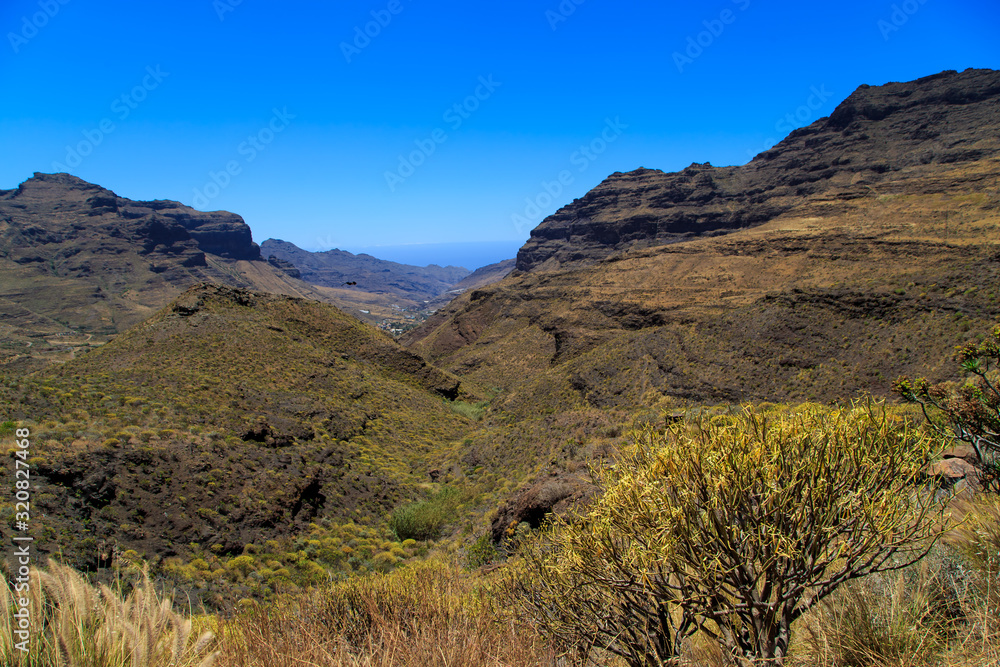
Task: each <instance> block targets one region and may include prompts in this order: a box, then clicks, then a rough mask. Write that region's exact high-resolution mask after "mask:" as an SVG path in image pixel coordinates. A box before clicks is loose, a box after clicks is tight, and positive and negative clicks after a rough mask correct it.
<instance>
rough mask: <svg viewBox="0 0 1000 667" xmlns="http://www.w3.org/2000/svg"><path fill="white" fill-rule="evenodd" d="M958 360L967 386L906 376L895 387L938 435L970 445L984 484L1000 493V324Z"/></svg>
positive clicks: (962, 349) (963, 349)
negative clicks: (999, 373) (999, 379)
mask: <svg viewBox="0 0 1000 667" xmlns="http://www.w3.org/2000/svg"><path fill="white" fill-rule="evenodd" d="M958 361H959V363H960V364H961V367H962V370H964V371H965V372H966V373H967V374H968V376H969V380H970V381H969V382H966V383H965V384H964V385H962V386H960V387H958V388H957V389H953V388H952V387H951V386H950V385H948V384H944V383H939V384H931V383H930V382H928V381H927V380H926V379H925V378H917V379H916V380H913V381H911V380H910V379H909V378H906V377H902V378H899V379H898V380H896V382H895V383H894V384H893V386H892V388H893V391H895V392H896V393H897V394H899V395H900V396H901V397H902V398H903V400H905V401H909V402H911V403H919V404H920V407H921V409H922V410H923V412H924V416H925V417H926V418H927V421H928V423H929V424H930V425H931V426H933V427H934V428H935V429H936V430H937V431H938V432H939V433H941V434H943V435H946V436H948V437H952V438H956V439H958V440H961V441H963V442H967V443H969V444H970V445H971V446H972V448H973V450H975V452H976V456H977V457H978V458H979V461H980V463H981V464H982V466H983V472H984V475H983V478H982V481H983V484H984V485H985V486H987V487H991V488H992V490H994V491H997V490H1000V474H998V473H1000V465H998V464H997V461H996V459H997V456H998V454H1000V391H998V389H997V383H996V379H997V378H996V370H997V369H998V368H1000V326H998V327H996V328H994V329H993V333H992V335H991V336H990V337H989V338H987V339H986V340H985V341H984V342H982V343H980V344H978V345H974V344H973V345H966V346H964V347H960V348H958Z"/></svg>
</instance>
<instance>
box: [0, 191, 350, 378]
mask: <svg viewBox="0 0 1000 667" xmlns="http://www.w3.org/2000/svg"><path fill="white" fill-rule="evenodd" d="M199 282H214V283H218V284H224V285H230V286H234V287H246V288H253V289H258V290H266V291H272V292H278V293H284V294H290V295H294V296H301V297H308V298H313V299H320V300H333V298H332V297H331V295H330V294H329V293H324V292H323V291H322V290H318V289H316V288H314V287H312V286H310V285H308V284H306V283H304V282H302V281H299V280H296V279H294V278H293V277H291V276H290V275H289V274H288V273H287V268H286V267H281V266H276V265H273V264H270V263H268V262H266V261H264V260H263V259H261V257H260V249H259V248H258V247H257V245H256V244H254V243H253V242H252V240H251V235H250V228H249V227H248V226H247V225H246V223H244V222H243V219H242V218H240V217H239V216H238V215H235V214H232V213H227V212H224V211H218V212H212V213H202V212H200V211H196V210H194V209H191V208H188V207H186V206H184V205H182V204H179V203H177V202H171V201H159V200H158V201H151V202H137V201H131V200H129V199H125V198H123V197H118V196H117V195H115V193H113V192H111V191H110V190H106V189H105V188H102V187H100V186H97V185H94V184H91V183H87V182H86V181H83V180H81V179H79V178H76V177H75V176H70V175H69V174H35V176H34V177H33V178H31V179H29V180H27V181H25V182H24V183H22V184H21V185H20V186H19V187H18V188H16V189H14V190H5V191H0V316H2V317H0V319H2V324H0V332H2V334H3V339H4V342H3V345H2V346H0V363H5V362H7V363H9V362H11V361H13V362H15V363H16V364H19V365H27V367H28V368H31V367H36V366H37V364H33V363H32V361H33V358H35V359H34V360H37V358H39V357H40V358H42V359H44V360H46V361H50V360H55V361H60V360H65V359H67V358H69V357H70V356H72V354H73V350H74V349H75V348H79V347H84V348H85V347H87V346H88V345H96V344H100V343H103V342H104V341H106V340H107V339H108V337H109V336H111V335H114V334H116V333H118V332H120V331H123V330H125V329H127V328H128V327H130V326H132V325H133V324H136V323H137V322H139V321H141V320H143V319H145V318H147V317H149V316H150V315H152V314H153V313H154V312H155V311H156V310H158V309H159V308H161V307H162V306H163V305H164V304H166V303H167V302H168V301H169V300H170V299H172V298H174V297H176V296H177V295H178V294H180V293H181V292H182V291H183V290H185V289H187V288H188V287H190V286H191V285H193V284H195V283H199Z"/></svg>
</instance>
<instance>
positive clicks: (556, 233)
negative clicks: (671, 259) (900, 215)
mask: <svg viewBox="0 0 1000 667" xmlns="http://www.w3.org/2000/svg"><path fill="white" fill-rule="evenodd" d="M998 96H1000V73H998V72H996V71H993V70H971V69H970V70H966V71H965V72H962V73H958V72H954V71H948V72H942V73H940V74H935V75H933V76H928V77H925V78H922V79H918V80H916V81H911V82H908V83H889V84H886V85H884V86H867V85H864V86H861V87H860V88H858V89H857V90H856V91H855V92H854V93H853V94H852V95H851V96H850V97H848V98H847V99H846V100H845V101H844V102H843V103H841V104H840V105H839V106H838V107H837V109H836V110H835V111H834V112H833V113H832V114H831V115H830V116H829V117H828V118H823V119H820V120H818V121H816V122H815V123H813V124H812V125H810V126H808V127H803V128H800V129H798V130H795V131H794V132H792V133H791V134H790V135H789V136H788V137H787V138H786V139H785V140H784V141H782V142H781V143H780V144H779V145H777V146H775V147H774V148H772V149H771V150H768V151H766V152H764V153H761V154H760V155H758V156H757V157H756V158H754V160H753V161H751V162H750V163H749V164H747V165H744V166H742V167H713V166H711V165H710V164H708V163H705V164H692V165H691V166H690V167H688V168H686V169H684V170H683V171H680V172H675V173H664V172H662V171H658V170H655V169H638V170H636V171H632V172H629V173H625V174H623V173H615V174H612V175H611V176H609V177H608V178H607V179H606V180H605V181H604V182H602V183H601V184H600V185H598V186H597V187H596V188H594V189H593V190H591V191H590V192H588V193H587V194H586V195H585V196H584V197H582V198H580V199H577V200H575V201H573V202H572V203H571V204H568V205H567V206H564V207H563V208H561V209H559V210H558V211H557V212H556V213H555V214H553V215H551V216H549V217H548V218H546V219H545V220H543V221H542V222H541V224H539V225H538V227H537V228H535V229H534V230H533V231H532V232H531V238H530V239H529V240H528V242H527V243H526V244H525V245H524V246H523V247H522V248H521V250H520V251H519V252H518V255H517V268H518V270H519V271H533V270H536V269H549V268H559V267H569V266H579V265H584V264H588V263H592V262H594V261H597V260H600V259H604V258H606V257H609V256H611V255H614V254H616V253H621V252H625V251H627V250H629V249H632V248H644V247H650V246H656V245H663V244H667V243H676V242H678V241H684V240H688V239H692V238H697V237H705V236H715V235H719V234H726V233H730V232H732V231H734V230H738V229H748V228H751V227H755V226H757V225H761V224H764V223H766V222H768V221H771V220H774V219H776V218H778V217H779V216H789V215H791V216H795V215H797V216H799V217H807V216H811V215H819V216H822V215H825V213H826V212H827V211H829V210H830V208H831V206H833V205H836V202H843V201H849V200H852V199H856V198H863V197H866V196H869V195H870V194H871V192H873V191H874V190H878V189H879V186H880V184H884V183H888V182H892V183H894V184H895V187H896V188H901V187H910V188H911V189H917V190H919V189H920V188H922V187H923V183H924V182H925V180H926V179H928V178H933V177H934V175H935V174H937V173H938V171H939V169H940V168H941V167H942V166H943V165H954V164H962V163H969V162H974V161H976V160H979V159H982V158H986V157H989V156H994V155H996V151H997V146H998V139H997V137H998V134H1000V132H998V129H1000V113H998V110H997V104H998ZM908 183H909V186H907V185H905V184H908Z"/></svg>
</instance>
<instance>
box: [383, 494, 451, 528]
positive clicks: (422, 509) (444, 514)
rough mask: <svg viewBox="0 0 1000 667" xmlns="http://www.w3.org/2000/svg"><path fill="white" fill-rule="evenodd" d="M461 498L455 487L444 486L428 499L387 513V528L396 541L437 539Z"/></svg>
mask: <svg viewBox="0 0 1000 667" xmlns="http://www.w3.org/2000/svg"><path fill="white" fill-rule="evenodd" d="M462 500H463V497H462V494H461V493H460V492H459V491H458V490H457V489H453V488H449V487H445V488H443V489H441V490H440V491H438V493H437V494H435V495H434V496H433V497H432V498H431V499H430V500H425V501H422V502H416V503H410V504H408V505H403V506H401V507H397V508H396V509H395V510H393V511H392V514H391V515H389V528H391V529H392V532H393V533H394V534H395V535H396V539H397V541H404V540H409V539H413V540H433V539H437V538H438V537H440V536H441V531H442V530H443V528H444V526H445V525H446V524H447V523H448V521H450V520H451V519H452V518H454V516H455V511H456V509H457V508H458V505H459V504H460V503H461V501H462Z"/></svg>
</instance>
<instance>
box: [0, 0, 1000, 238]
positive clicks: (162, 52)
mask: <svg viewBox="0 0 1000 667" xmlns="http://www.w3.org/2000/svg"><path fill="white" fill-rule="evenodd" d="M577 2H579V4H576V3H577ZM237 3H238V4H237ZM998 5H1000V3H997V2H996V1H995V0H981V1H971V0H948V1H947V2H945V1H944V0H908V1H907V2H891V1H886V2H879V1H876V2H871V1H865V2H860V1H854V0H848V1H846V2H821V3H802V2H795V3H791V2H785V3H775V2H770V3H766V2H764V1H763V0H714V1H710V2H688V3H667V2H661V1H655V2H654V1H652V0H649V1H647V0H641V1H640V0H632V1H629V0H617V1H615V2H611V1H610V0H583V1H581V0H575V1H574V0H562V1H560V0H538V1H535V2H528V1H521V0H512V1H507V2H487V3H471V2H454V1H437V2H429V1H428V0H391V1H390V0H338V1H336V2H325V1H324V2H319V1H316V2H302V1H298V2H296V1H294V0H292V1H286V2H275V1H273V0H242V1H241V2H239V1H238V0H171V1H170V2H166V1H164V0H149V1H143V2H136V1H135V0H129V1H128V2H125V1H118V0H104V1H101V0H97V1H94V0H89V1H88V0H2V4H0V35H2V37H3V39H2V44H0V81H2V84H3V85H2V90H3V93H2V98H0V100H2V101H0V150H2V153H0V155H2V157H0V188H12V187H15V186H16V185H17V184H18V183H20V182H22V181H23V180H25V179H27V178H29V177H30V176H31V174H32V172H35V171H42V172H52V171H57V170H59V167H57V166H56V165H57V164H58V165H63V166H65V167H66V168H67V170H68V171H70V173H73V174H75V175H77V176H80V177H81V178H84V179H86V180H88V181H92V182H95V183H98V184H100V185H103V186H105V187H108V188H110V189H112V190H114V191H115V192H117V193H118V194H120V195H122V196H125V197H129V198H132V199H176V200H179V201H181V202H184V203H186V204H189V205H195V206H196V207H197V208H201V209H204V210H217V209H225V210H230V211H234V212H236V213H239V214H240V215H242V216H243V217H244V218H245V219H246V220H247V222H248V223H249V224H250V226H251V227H252V229H253V231H254V238H255V240H257V241H258V242H259V241H263V240H264V239H266V238H269V237H277V238H282V239H285V240H288V241H292V242H293V243H296V244H298V245H300V246H302V247H305V248H307V249H311V250H312V249H319V248H329V247H334V246H336V247H340V248H346V249H352V248H360V247H369V248H370V247H372V246H381V245H398V244H409V243H447V242H457V241H470V242H471V241H476V242H483V241H506V242H508V243H510V244H511V247H514V246H516V245H517V244H518V243H520V242H521V241H523V240H524V239H526V238H527V236H528V232H529V231H530V228H531V227H532V226H534V224H537V222H539V221H540V220H541V218H542V217H543V216H544V215H547V214H549V213H552V212H554V211H555V210H556V209H557V208H558V207H559V206H561V205H563V204H566V203H568V202H570V201H571V200H572V199H573V198H575V197H579V196H582V195H583V194H584V193H586V192H587V190H589V189H590V188H592V187H593V186H594V185H596V184H597V183H599V182H600V181H601V180H602V179H604V178H605V177H606V176H607V175H608V174H610V173H612V172H614V171H627V170H631V169H635V168H637V167H640V166H644V167H650V168H659V169H664V170H677V169H680V168H683V167H685V166H687V165H688V164H690V163H691V162H705V161H710V162H711V163H712V164H716V165H727V164H742V163H744V162H747V161H748V159H749V157H750V156H752V155H753V154H755V153H757V152H759V151H760V150H763V149H765V148H767V147H768V146H769V145H770V143H773V142H774V141H775V140H778V139H780V138H781V137H782V136H784V134H787V132H788V131H789V130H790V129H791V128H792V126H793V125H792V124H790V123H788V122H787V121H786V120H785V119H786V116H787V115H788V114H793V115H794V114H796V112H798V118H793V120H794V121H795V122H794V125H796V126H797V125H802V124H808V123H809V122H811V121H813V120H815V119H816V118H818V117H820V116H823V115H828V114H829V113H830V112H831V111H832V110H833V108H834V107H835V106H836V104H837V103H838V102H840V101H841V100H842V99H843V98H845V97H846V96H847V95H849V94H850V93H851V92H852V91H853V90H854V89H855V88H856V87H857V86H858V85H860V84H862V83H868V84H881V83H885V82H887V81H903V80H910V79H914V78H918V77H920V76H924V75H928V74H932V73H935V72H938V71H941V70H944V69H958V70H962V69H965V68H967V67H990V68H1000V39H998V38H997V35H998V34H1000V6H998ZM373 22H374V23H373ZM379 22H380V23H381V25H380V23H379ZM366 29H367V31H368V33H369V34H371V35H374V36H373V37H370V36H364V37H359V36H358V34H359V32H360V33H361V34H363V33H364V32H365V30H366ZM689 40H690V41H689ZM698 41H700V42H701V46H691V45H692V43H697V42H698ZM345 44H346V45H349V48H346V47H345ZM699 50H700V52H699ZM685 52H687V53H685ZM676 53H680V54H682V55H684V57H685V58H688V57H690V60H681V61H678V58H677V56H676V55H675V54H676ZM483 82H485V83H483ZM814 89H815V90H817V91H821V92H823V95H822V97H824V98H825V97H828V99H825V100H821V98H820V97H811V96H812V95H813V94H814V93H813V92H812V91H813V90H814ZM477 94H478V98H477V97H476V96H477ZM809 102H813V105H814V106H815V107H817V108H814V109H808V107H805V108H804V110H803V109H802V108H803V107H804V105H807V104H808V103H809ZM456 104H457V105H460V107H459V110H456V109H455V105H456ZM608 121H610V122H611V123H612V124H615V123H617V127H616V128H615V129H613V130H612V129H611V128H610V127H609V126H608ZM102 125H103V131H102ZM602 133H603V134H604V135H605V136H604V138H603V139H602V138H601V137H602ZM251 137H252V138H253V139H251ZM608 138H613V141H610V142H605V139H608ZM417 142H419V144H418V143H417ZM255 144H256V145H255ZM602 144H603V150H602V151H597V150H596V149H600V148H602ZM588 145H590V146H591V147H592V148H591V153H590V155H585V154H583V153H580V152H579V150H580V148H581V146H588ZM68 149H72V150H68ZM78 149H79V150H78ZM432 149H433V150H432ZM415 151H417V153H415ZM81 153H87V154H86V155H82V154H81ZM400 156H404V158H405V159H406V160H407V162H408V164H407V165H402V166H401V165H400ZM411 157H412V158H413V160H412V162H417V163H419V164H418V165H413V163H412V162H411V161H410V160H411ZM227 167H231V172H232V173H223V172H225V171H226V170H227ZM410 167H413V168H412V173H411V169H410ZM563 171H568V172H569V173H570V178H568V179H566V181H567V182H566V183H565V184H564V185H554V184H553V182H557V181H558V177H559V174H560V172H563ZM387 172H388V173H389V174H394V176H389V177H387ZM212 173H214V174H215V175H216V180H217V181H218V182H220V183H222V184H223V185H224V187H217V186H215V184H214V183H213V181H212V178H211V174H212ZM543 183H549V188H550V189H552V190H553V191H555V192H558V194H557V195H556V196H554V197H548V196H547V193H546V191H545V187H544V186H543ZM560 189H561V192H560V191H559V190H560ZM531 201H534V202H535V203H536V204H539V209H538V210H537V211H536V210H534V209H533V208H532V207H530V206H529V202H531ZM514 215H520V216H522V220H525V221H527V222H529V223H530V224H528V225H525V224H524V223H523V222H522V223H517V222H516V221H515V220H514V219H513V218H512V216H514Z"/></svg>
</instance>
